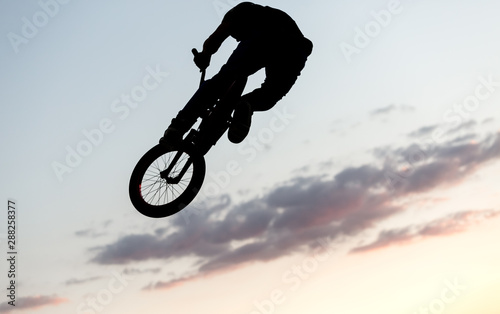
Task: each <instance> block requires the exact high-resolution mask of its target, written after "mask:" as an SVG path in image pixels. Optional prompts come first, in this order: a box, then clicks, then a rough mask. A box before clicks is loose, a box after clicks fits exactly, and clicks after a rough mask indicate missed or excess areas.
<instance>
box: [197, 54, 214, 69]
mask: <svg viewBox="0 0 500 314" xmlns="http://www.w3.org/2000/svg"><path fill="white" fill-rule="evenodd" d="M193 54H194V63H195V64H196V66H197V67H198V68H200V70H202V71H203V70H205V69H206V68H208V66H209V65H210V59H211V58H212V55H211V54H209V53H206V52H203V51H202V52H198V51H196V50H195V49H193Z"/></svg>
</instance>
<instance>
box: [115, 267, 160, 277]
mask: <svg viewBox="0 0 500 314" xmlns="http://www.w3.org/2000/svg"><path fill="white" fill-rule="evenodd" d="M160 271H161V268H159V267H156V268H146V269H138V268H125V269H124V270H123V273H124V274H125V275H141V274H147V273H152V274H158V273H159V272H160Z"/></svg>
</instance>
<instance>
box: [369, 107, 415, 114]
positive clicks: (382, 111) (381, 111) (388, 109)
mask: <svg viewBox="0 0 500 314" xmlns="http://www.w3.org/2000/svg"><path fill="white" fill-rule="evenodd" d="M414 110H415V108H414V107H412V106H408V105H399V106H396V105H394V104H391V105H388V106H385V107H381V108H377V109H375V110H372V111H371V112H370V115H371V116H378V115H384V114H389V113H391V112H394V111H401V112H409V111H414Z"/></svg>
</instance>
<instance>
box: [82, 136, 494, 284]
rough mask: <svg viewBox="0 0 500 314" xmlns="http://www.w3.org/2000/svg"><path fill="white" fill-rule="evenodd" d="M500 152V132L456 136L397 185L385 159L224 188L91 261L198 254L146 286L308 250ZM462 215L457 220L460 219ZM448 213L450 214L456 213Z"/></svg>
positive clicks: (366, 225)
mask: <svg viewBox="0 0 500 314" xmlns="http://www.w3.org/2000/svg"><path fill="white" fill-rule="evenodd" d="M416 151H418V147H415V145H410V146H408V147H403V148H400V149H395V150H392V151H389V152H387V154H388V155H390V154H415V152H416ZM499 157H500V136H499V134H495V135H491V136H489V137H486V138H485V139H484V140H483V141H479V142H478V143H467V144H459V145H456V144H453V142H452V141H450V142H448V143H445V144H443V145H442V146H438V147H433V148H432V149H429V150H427V151H424V152H423V154H422V156H421V158H419V160H418V162H416V163H415V164H414V165H413V166H412V168H411V169H410V170H409V171H406V172H405V173H404V175H403V174H401V173H399V174H398V173H397V174H398V175H399V177H398V180H397V182H396V183H397V184H396V185H394V184H393V183H394V182H393V181H394V180H392V179H391V178H390V177H388V176H387V174H388V173H390V171H392V169H391V168H390V167H389V166H388V165H387V164H384V165H383V166H382V167H378V166H375V165H368V164H367V165H362V166H359V167H349V168H346V169H344V170H342V171H340V172H339V173H337V174H336V175H335V176H328V175H321V176H308V177H305V176H298V177H295V178H293V179H292V180H290V181H287V182H284V183H283V184H280V185H277V186H275V187H274V188H272V189H271V190H270V191H268V192H267V193H265V194H264V195H262V196H260V197H257V198H254V199H251V200H249V201H247V202H245V203H241V204H233V203H232V202H231V199H230V198H229V197H228V196H227V195H224V196H221V197H220V198H218V199H214V200H212V201H211V203H207V204H205V205H206V208H203V210H195V211H194V213H193V212H192V211H193V210H194V208H193V207H191V208H190V207H188V208H187V209H185V210H184V211H182V212H181V213H179V214H178V215H175V216H173V217H171V220H170V222H171V225H170V228H172V232H169V233H168V235H165V234H166V232H163V231H162V232H155V233H153V234H131V235H127V236H124V237H121V238H119V239H118V240H116V241H115V242H113V243H110V244H108V245H105V246H103V247H100V248H94V249H93V252H96V253H95V255H94V257H93V258H92V260H91V261H92V262H94V263H98V264H128V263H135V262H140V261H147V260H153V259H156V260H158V259H161V260H164V261H165V262H167V261H169V260H176V259H179V258H186V257H191V258H193V259H195V260H196V263H195V265H196V267H197V269H196V271H195V273H194V274H192V275H191V276H187V277H182V278H177V279H172V280H167V281H158V282H157V283H151V284H150V285H149V286H148V287H146V288H147V289H160V288H167V287H171V286H172V285H176V284H181V283H183V282H185V281H188V280H191V279H193V278H197V277H198V276H200V275H206V274H209V273H213V272H216V271H223V270H225V269H229V268H231V267H236V266H238V265H243V264H245V263H250V262H256V261H263V262H265V261H270V260H273V259H276V258H279V257H282V256H285V255H287V254H292V253H294V252H299V251H304V252H305V251H307V250H309V249H310V243H311V242H313V241H314V240H316V239H318V238H326V239H329V240H331V241H336V240H338V239H341V238H343V237H345V236H351V237H352V236H359V235H360V234H362V233H363V232H364V231H366V230H367V229H371V228H373V227H375V226H376V225H377V224H378V223H379V222H381V221H383V220H385V219H387V218H389V217H391V216H393V215H395V214H398V213H400V212H402V211H404V210H405V207H402V206H400V205H395V203H394V201H396V200H399V199H402V198H404V197H407V196H409V195H412V194H418V193H423V192H427V191H431V190H433V189H436V188H439V187H443V186H448V185H452V184H456V183H458V182H460V181H461V180H462V179H464V178H466V177H467V176H469V175H470V174H472V173H473V172H474V171H475V170H477V169H478V168H479V167H480V166H482V165H484V164H486V163H487V162H489V161H491V160H494V159H498V158H499ZM414 159H415V158H414ZM391 187H392V188H391ZM190 211H191V213H190ZM464 215H465V214H464ZM188 216H189V219H188V220H187V219H186V217H188ZM463 217H465V216H456V217H454V219H456V221H460V220H463V219H462V218H463ZM443 219H448V220H446V221H451V220H450V217H448V218H446V217H445V218H443ZM186 221H189V223H188V224H186ZM443 221H444V220H443ZM443 221H441V223H442V222H443ZM440 226H442V225H441V224H438V223H434V224H432V223H430V224H427V225H425V226H413V227H412V228H410V229H404V228H403V229H399V230H398V229H395V230H388V231H385V232H384V233H382V234H381V235H380V237H379V239H378V240H377V241H376V242H375V243H372V244H371V247H366V248H364V249H365V250H367V249H370V248H374V247H377V246H378V247H383V246H384V245H388V244H389V243H396V242H398V241H400V242H401V241H404V240H405V239H412V238H413V237H414V235H415V232H416V234H419V235H421V236H423V235H425V236H430V235H434V236H437V235H440V234H444V233H445V232H446V231H450V230H452V229H453V225H451V224H450V225H449V228H448V229H445V228H440ZM455 227H456V226H455ZM453 230H456V231H457V232H459V231H461V230H462V229H458V228H455V229H453ZM360 250H362V249H361V248H358V251H360Z"/></svg>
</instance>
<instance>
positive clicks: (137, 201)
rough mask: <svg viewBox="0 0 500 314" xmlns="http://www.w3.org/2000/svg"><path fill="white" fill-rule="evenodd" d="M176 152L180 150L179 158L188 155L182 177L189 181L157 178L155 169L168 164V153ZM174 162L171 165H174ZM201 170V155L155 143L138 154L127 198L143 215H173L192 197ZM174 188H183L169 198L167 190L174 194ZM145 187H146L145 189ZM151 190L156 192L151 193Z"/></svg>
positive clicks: (194, 193) (157, 173) (202, 176)
mask: <svg viewBox="0 0 500 314" xmlns="http://www.w3.org/2000/svg"><path fill="white" fill-rule="evenodd" d="M178 152H181V156H183V157H184V159H183V160H185V161H186V162H188V161H187V160H186V158H188V160H189V159H190V161H191V165H190V166H189V168H188V171H187V172H186V175H188V179H186V180H188V181H189V182H188V183H186V182H185V181H186V180H184V179H183V180H182V184H181V182H179V183H173V184H171V183H167V182H166V179H162V178H160V175H159V173H160V172H161V171H163V170H165V169H166V168H167V167H168V165H169V163H168V162H169V161H171V160H172V158H171V156H172V155H175V154H177V153H178ZM184 155H185V156H184ZM167 156H168V157H167ZM167 159H168V160H167ZM176 166H177V165H174V168H175V167H176ZM190 168H192V170H191V171H189V169H190ZM173 170H174V169H173ZM205 171H206V169H205V159H204V157H203V156H202V155H199V154H195V153H193V152H191V151H189V150H187V149H184V148H172V147H167V146H164V145H161V144H158V145H156V146H154V147H153V148H151V149H150V150H149V151H148V152H146V154H144V156H142V158H141V159H140V160H139V161H138V163H137V165H136V166H135V168H134V170H133V171H132V175H131V177H130V183H129V196H130V200H131V201H132V204H133V205H134V207H135V208H136V209H137V211H139V212H140V213H141V214H143V215H145V216H147V217H151V218H163V217H167V216H170V215H173V214H175V213H178V212H179V211H181V210H182V209H184V208H185V207H186V206H187V205H188V204H189V203H190V202H191V201H192V200H193V199H194V198H195V197H196V195H197V194H198V191H199V190H200V188H201V186H202V184H203V180H204V178H205ZM183 178H184V177H183ZM143 185H145V186H143ZM177 188H179V189H181V188H183V189H184V190H183V191H182V192H180V194H179V195H178V196H176V197H173V198H169V197H168V196H169V195H168V194H169V193H170V194H172V195H173V194H176V193H177V192H178V190H177ZM146 189H148V190H149V191H147V193H146V191H145V190H146ZM169 189H170V191H169ZM155 190H156V192H154V194H153V195H151V193H153V191H155ZM158 193H160V194H158ZM162 198H163V200H162ZM155 200H156V201H155Z"/></svg>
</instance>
